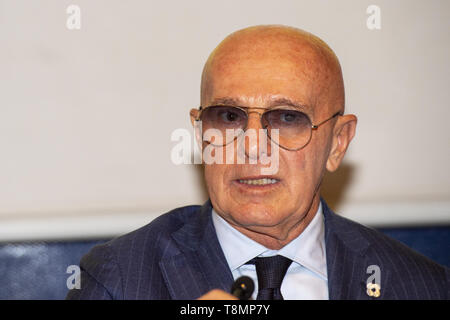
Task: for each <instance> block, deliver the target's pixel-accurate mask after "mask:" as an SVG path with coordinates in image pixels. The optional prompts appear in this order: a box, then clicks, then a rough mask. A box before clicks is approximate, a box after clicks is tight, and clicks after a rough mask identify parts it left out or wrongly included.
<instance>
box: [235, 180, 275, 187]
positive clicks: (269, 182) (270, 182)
mask: <svg viewBox="0 0 450 320" xmlns="http://www.w3.org/2000/svg"><path fill="white" fill-rule="evenodd" d="M236 181H237V182H239V183H240V184H243V185H249V186H268V185H273V184H276V183H277V182H279V181H280V180H278V179H274V178H256V179H238V180H236Z"/></svg>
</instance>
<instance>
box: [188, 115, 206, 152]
mask: <svg viewBox="0 0 450 320" xmlns="http://www.w3.org/2000/svg"><path fill="white" fill-rule="evenodd" d="M198 113H199V110H198V109H191V112H189V115H190V117H191V123H192V126H193V127H194V134H195V140H196V141H197V145H198V147H199V149H200V150H202V148H203V141H202V140H203V139H202V122H201V121H197V119H198Z"/></svg>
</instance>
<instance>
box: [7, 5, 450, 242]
mask: <svg viewBox="0 0 450 320" xmlns="http://www.w3.org/2000/svg"><path fill="white" fill-rule="evenodd" d="M70 4H76V5H78V6H79V7H80V9H81V29H80V30H69V29H67V27H66V20H67V18H68V16H69V15H68V14H67V13H66V8H67V7H68V6H69V5H70ZM371 4H375V5H378V6H379V7H380V9H381V30H369V29H368V28H367V26H366V20H367V18H368V16H369V15H368V14H367V13H366V9H367V7H368V6H369V5H371ZM449 12H450V2H449V1H447V0H442V1H437V0H433V1H412V0H408V1H407V0H403V1H384V0H383V1H381V0H377V1H364V0H346V1H333V0H329V1H325V0H322V1H300V0H296V1H288V0H283V1H261V0H251V1H248V0H247V1H242V0H228V1H199V0H192V1H148V0H146V1H136V0H134V1H119V0H117V1H113V0H96V1H88V0H72V1H62V0H40V1H27V0H0V43H1V50H0V181H1V183H0V240H7V239H35V238H64V237H82V236H95V235H96V236H105V235H115V234H120V233H124V232H127V231H129V230H131V229H133V228H135V227H138V226H140V225H143V224H145V223H146V222H148V221H150V220H151V219H152V218H153V217H155V216H157V215H158V214H161V213H163V212H165V211H167V210H170V209H172V208H174V207H177V206H182V205H188V204H197V203H202V202H203V201H204V200H205V198H206V194H205V193H204V191H203V186H202V184H201V176H200V175H199V169H198V168H197V167H195V166H194V165H181V166H176V165H174V164H173V163H172V162H171V160H170V152H171V149H172V148H173V146H174V145H175V144H176V143H175V142H172V141H171V140H170V135H171V133H172V132H173V130H175V129H177V128H190V122H189V117H188V112H189V109H190V108H191V107H195V106H197V105H198V103H199V85H200V74H201V70H202V67H203V63H204V62H205V60H206V58H207V56H208V55H209V53H210V51H211V50H212V49H213V48H214V47H215V46H216V45H217V44H218V43H219V42H220V41H221V40H222V39H223V38H224V37H225V36H226V35H227V34H229V33H231V32H233V31H236V30H238V29H240V28H243V27H246V26H250V25H256V24H274V23H275V24H287V25H291V26H295V27H299V28H302V29H305V30H307V31H310V32H312V33H314V34H316V35H318V36H319V37H321V38H322V39H323V40H325V41H326V42H327V43H328V44H329V45H330V46H331V47H332V48H333V49H334V50H335V52H336V54H337V55H338V57H339V58H340V60H341V64H342V67H343V71H344V78H345V83H346V97H347V112H351V113H355V114H357V115H358V117H359V123H358V128H357V136H356V138H355V140H354V141H353V143H352V146H351V148H350V150H349V154H348V156H347V158H346V164H345V166H344V167H343V169H342V171H341V172H340V173H339V172H338V173H336V174H335V175H331V176H330V177H328V183H327V184H326V186H325V194H327V195H328V196H329V198H330V199H331V202H332V204H333V207H335V208H336V209H338V211H339V212H341V213H342V214H343V215H345V216H348V217H350V218H353V219H355V220H358V221H360V222H363V223H368V224H371V225H383V224H384V225H386V224H393V223H395V224H411V223H422V224H423V223H450V171H449V170H448V169H447V167H448V164H449V163H450V152H449V141H450V139H449V138H450V130H449V129H448V127H449V121H450V108H449V106H448V102H449V101H450V90H449V82H450V63H449V56H450V42H449V35H450V19H449ZM163 119H170V120H171V121H170V122H168V121H163ZM336 181H337V183H335V182H336ZM340 184H344V186H345V188H336V185H340ZM334 198H336V199H338V198H339V201H337V200H336V199H335V200H333V199H334Z"/></svg>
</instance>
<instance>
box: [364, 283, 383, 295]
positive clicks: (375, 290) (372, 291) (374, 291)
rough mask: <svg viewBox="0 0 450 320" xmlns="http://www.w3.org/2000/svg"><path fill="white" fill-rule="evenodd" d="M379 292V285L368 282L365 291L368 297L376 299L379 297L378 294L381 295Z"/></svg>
mask: <svg viewBox="0 0 450 320" xmlns="http://www.w3.org/2000/svg"><path fill="white" fill-rule="evenodd" d="M380 290H381V288H380V285H379V284H378V283H372V282H369V283H368V284H367V291H366V293H367V295H368V296H369V297H374V298H378V297H379V296H380V294H381V293H380Z"/></svg>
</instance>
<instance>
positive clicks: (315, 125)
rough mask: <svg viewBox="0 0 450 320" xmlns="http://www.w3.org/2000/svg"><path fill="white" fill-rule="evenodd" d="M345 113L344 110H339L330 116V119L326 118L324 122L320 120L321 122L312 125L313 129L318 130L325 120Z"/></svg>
mask: <svg viewBox="0 0 450 320" xmlns="http://www.w3.org/2000/svg"><path fill="white" fill-rule="evenodd" d="M343 114H344V113H343V112H342V111H338V112H336V113H335V114H333V115H332V116H331V117H329V118H328V119H326V120H324V121H322V122H320V123H318V124H313V125H312V126H311V129H312V130H317V129H318V128H319V127H320V126H321V125H323V124H324V123H325V122H327V121H330V120H331V119H333V118H336V117H337V116H342V115H343Z"/></svg>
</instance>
